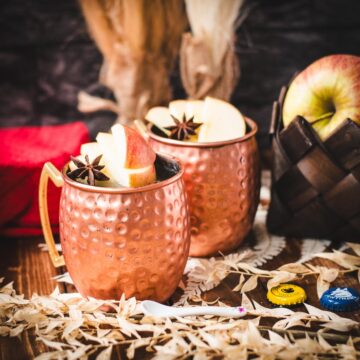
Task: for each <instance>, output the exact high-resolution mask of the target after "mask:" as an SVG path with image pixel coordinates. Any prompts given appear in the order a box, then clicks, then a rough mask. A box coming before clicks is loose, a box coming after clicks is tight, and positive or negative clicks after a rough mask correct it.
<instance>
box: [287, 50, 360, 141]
mask: <svg viewBox="0 0 360 360" xmlns="http://www.w3.org/2000/svg"><path fill="white" fill-rule="evenodd" d="M297 115H301V116H303V117H304V118H305V119H306V120H307V121H309V122H310V123H312V126H313V127H314V129H315V130H316V131H317V133H318V134H319V136H320V138H321V139H323V140H324V139H326V138H327V137H329V136H330V135H331V134H332V132H333V131H335V129H336V128H337V127H338V126H339V125H340V124H341V123H342V122H343V121H345V120H346V119H347V118H350V119H351V120H353V121H355V122H357V123H360V57H359V56H353V55H330V56H326V57H323V58H321V59H319V60H317V61H315V62H314V63H312V64H311V65H310V66H308V67H307V68H306V69H305V70H304V71H302V72H301V73H300V74H299V75H298V76H297V77H296V78H295V79H294V80H293V82H292V83H291V84H290V87H289V89H288V91H287V94H286V97H285V101H284V106H283V123H284V126H287V125H289V123H290V122H291V121H292V120H293V119H294V118H295V117H296V116H297Z"/></svg>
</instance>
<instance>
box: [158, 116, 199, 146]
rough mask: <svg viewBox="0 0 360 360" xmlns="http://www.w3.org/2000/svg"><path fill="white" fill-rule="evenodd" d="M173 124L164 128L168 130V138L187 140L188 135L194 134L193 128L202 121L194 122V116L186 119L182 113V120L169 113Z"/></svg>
mask: <svg viewBox="0 0 360 360" xmlns="http://www.w3.org/2000/svg"><path fill="white" fill-rule="evenodd" d="M171 117H172V118H173V120H174V122H175V125H173V126H167V127H166V128H165V129H166V130H170V135H169V138H171V139H176V140H188V139H189V138H190V135H196V132H195V130H196V129H197V128H198V127H200V126H201V125H202V123H194V116H192V117H191V118H190V119H189V120H186V115H185V113H184V115H183V118H182V121H180V120H179V119H177V118H176V117H175V116H173V115H171Z"/></svg>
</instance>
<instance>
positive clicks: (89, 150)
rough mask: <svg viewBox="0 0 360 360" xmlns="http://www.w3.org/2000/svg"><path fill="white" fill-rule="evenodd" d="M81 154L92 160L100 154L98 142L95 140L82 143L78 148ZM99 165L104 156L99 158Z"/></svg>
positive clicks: (102, 161) (101, 163)
mask: <svg viewBox="0 0 360 360" xmlns="http://www.w3.org/2000/svg"><path fill="white" fill-rule="evenodd" d="M80 154H81V155H87V156H88V157H89V160H90V161H93V160H94V159H95V158H96V157H98V156H99V155H102V152H101V150H100V147H99V144H98V143H97V142H95V141H94V142H90V143H86V144H82V145H81V148H80ZM100 165H104V157H102V158H101V160H100Z"/></svg>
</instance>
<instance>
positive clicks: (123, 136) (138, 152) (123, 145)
mask: <svg viewBox="0 0 360 360" xmlns="http://www.w3.org/2000/svg"><path fill="white" fill-rule="evenodd" d="M111 132H112V134H113V139H114V147H115V150H114V151H115V152H114V154H115V156H116V158H117V162H118V166H119V167H121V168H125V169H141V168H144V167H148V166H150V165H153V164H154V162H155V158H156V155H155V152H154V151H153V150H152V148H151V147H150V145H149V144H148V143H147V142H146V141H145V139H144V138H143V137H142V136H141V135H140V134H139V133H138V132H137V131H135V130H134V129H131V128H129V127H128V126H123V125H121V124H116V125H114V126H113V127H112V128H111ZM99 145H100V144H99Z"/></svg>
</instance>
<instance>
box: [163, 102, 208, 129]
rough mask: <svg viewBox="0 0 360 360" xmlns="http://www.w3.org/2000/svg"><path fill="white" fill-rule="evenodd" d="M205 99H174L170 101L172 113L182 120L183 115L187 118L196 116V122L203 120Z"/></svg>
mask: <svg viewBox="0 0 360 360" xmlns="http://www.w3.org/2000/svg"><path fill="white" fill-rule="evenodd" d="M203 107H204V101H203V100H174V101H170V103H169V110H170V114H171V115H173V116H175V117H176V118H177V119H179V120H181V119H182V118H183V115H184V114H185V115H186V119H190V118H191V117H194V122H197V123H200V122H202V112H203Z"/></svg>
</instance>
